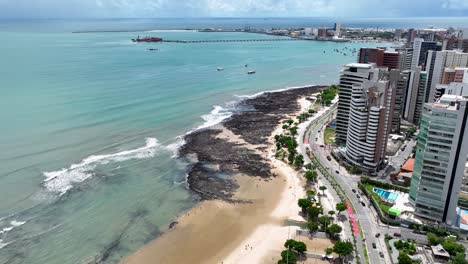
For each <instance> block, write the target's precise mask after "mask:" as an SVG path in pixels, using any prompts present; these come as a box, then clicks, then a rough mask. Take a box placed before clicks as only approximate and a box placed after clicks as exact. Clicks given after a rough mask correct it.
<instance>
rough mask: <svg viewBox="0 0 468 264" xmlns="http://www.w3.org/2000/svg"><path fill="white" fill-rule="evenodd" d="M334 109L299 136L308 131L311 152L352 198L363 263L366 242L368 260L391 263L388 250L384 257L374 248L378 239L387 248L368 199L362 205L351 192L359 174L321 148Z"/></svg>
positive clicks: (381, 247)
mask: <svg viewBox="0 0 468 264" xmlns="http://www.w3.org/2000/svg"><path fill="white" fill-rule="evenodd" d="M335 109H336V108H334V107H332V111H328V112H326V113H325V114H323V115H322V116H321V117H320V118H318V119H317V120H315V121H314V122H313V124H312V125H311V126H310V129H308V131H300V135H303V134H304V133H305V132H306V133H305V134H306V135H307V137H308V138H309V139H308V141H309V142H310V143H309V147H310V148H311V150H312V152H313V153H314V155H315V156H316V157H317V158H318V160H319V161H320V163H321V164H322V165H323V166H325V167H326V168H327V169H328V170H329V172H330V173H331V174H332V176H333V177H334V178H335V179H336V181H337V182H338V184H339V185H340V186H341V187H342V188H343V190H344V192H345V193H346V195H347V196H348V197H349V200H350V202H351V204H352V206H353V207H354V209H355V214H356V216H357V218H358V221H359V223H360V225H361V227H362V231H363V237H362V238H361V237H359V236H357V238H356V240H357V243H356V246H357V249H358V252H359V258H360V262H361V263H366V261H365V258H364V249H363V242H364V243H365V245H366V248H367V252H368V256H369V262H370V263H371V264H374V263H391V260H390V256H389V255H388V252H387V251H386V250H383V253H384V258H381V257H380V256H379V250H374V249H373V247H372V243H373V242H375V243H376V247H377V249H385V248H386V247H385V241H384V236H383V234H382V235H381V236H380V237H379V238H375V234H377V233H380V232H381V230H380V228H379V226H378V225H377V224H376V220H373V221H372V219H371V218H372V217H373V216H372V214H371V209H370V208H369V207H368V205H369V203H368V201H365V204H366V206H365V207H363V206H362V205H361V200H360V199H358V198H357V197H356V195H355V194H354V193H353V191H352V189H355V190H358V188H357V182H358V181H359V177H352V176H350V175H349V174H348V173H347V172H346V170H345V169H344V168H342V167H340V166H339V164H338V163H337V162H336V161H335V160H334V159H332V160H331V161H329V160H327V158H326V157H327V156H329V152H328V150H326V149H325V148H324V147H320V145H323V128H324V125H325V124H326V123H327V122H328V121H329V119H331V116H332V115H333V114H334V112H335V111H334V110H335ZM314 124H317V125H314ZM319 131H320V132H319ZM305 148H306V146H304V144H303V141H302V140H301V141H300V149H301V151H302V152H303V154H305ZM304 156H306V155H304ZM306 160H307V161H309V162H310V160H309V159H308V158H306ZM336 172H338V173H336Z"/></svg>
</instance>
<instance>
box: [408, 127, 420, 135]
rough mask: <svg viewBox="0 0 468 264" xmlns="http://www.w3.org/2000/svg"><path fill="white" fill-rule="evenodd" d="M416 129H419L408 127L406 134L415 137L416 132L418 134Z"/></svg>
mask: <svg viewBox="0 0 468 264" xmlns="http://www.w3.org/2000/svg"><path fill="white" fill-rule="evenodd" d="M416 131H417V129H416V128H415V127H410V128H408V130H407V131H406V135H407V136H408V137H414V134H416Z"/></svg>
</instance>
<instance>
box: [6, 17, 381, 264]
mask: <svg viewBox="0 0 468 264" xmlns="http://www.w3.org/2000/svg"><path fill="white" fill-rule="evenodd" d="M119 23H121V22H119ZM25 28H27V26H25V25H24V24H22V25H21V29H18V30H15V28H12V27H11V24H10V26H8V25H3V26H1V27H0V29H1V32H0V58H1V59H0V75H1V76H0V92H1V94H0V121H1V122H0V131H1V136H0V150H1V151H0V263H49V264H55V263H57V264H63V263H87V261H90V260H93V259H94V258H96V256H102V255H106V258H105V261H104V262H105V263H114V262H116V261H117V260H119V259H120V258H121V256H125V255H128V254H131V253H132V252H134V251H135V250H137V249H138V248H139V247H141V246H142V245H143V244H145V243H147V242H149V241H150V240H152V239H154V238H155V237H157V235H158V234H160V232H161V231H164V230H166V229H167V227H168V225H169V223H170V222H171V221H172V220H174V219H175V217H176V216H177V215H178V214H180V213H182V212H184V211H186V210H188V209H189V208H190V207H192V206H193V205H194V203H195V202H196V201H197V197H195V196H193V195H191V194H190V193H189V192H188V191H187V186H186V184H185V177H186V173H185V172H186V169H187V167H186V166H187V164H184V163H183V162H181V161H179V160H177V159H174V155H175V153H176V150H177V147H178V146H179V145H180V144H181V143H182V142H181V139H180V137H181V136H183V135H184V134H186V133H188V132H189V131H191V130H193V129H197V128H201V127H206V126H209V125H211V124H215V123H216V122H219V121H220V120H222V119H223V118H226V117H228V116H229V114H230V107H232V106H233V105H234V104H235V102H236V101H238V100H240V99H241V98H242V95H251V94H255V93H257V92H260V91H265V90H275V89H281V88H286V87H292V86H301V85H308V84H331V83H333V82H334V81H336V79H337V78H338V74H339V70H340V66H341V65H343V64H345V63H347V62H354V61H355V60H356V57H355V56H343V55H342V54H337V53H335V52H333V50H334V49H344V47H347V48H348V49H351V48H357V49H358V48H360V47H362V46H376V45H383V44H375V43H346V44H341V43H332V42H309V41H284V42H245V43H212V44H175V43H152V44H135V43H132V42H131V41H130V39H131V38H133V37H136V33H92V34H71V33H70V31H68V30H67V31H65V30H59V29H60V28H61V26H57V28H56V29H55V30H46V29H44V30H40V27H39V26H37V25H36V24H34V25H33V24H31V28H34V30H25ZM155 28H157V27H156V26H155ZM78 29H79V28H78ZM86 29H89V28H86ZM151 35H153V36H161V37H163V38H166V39H237V38H242V39H248V38H265V37H267V38H271V37H269V36H264V35H254V34H246V33H197V32H174V31H158V32H152V33H151ZM150 47H152V48H157V49H159V50H158V51H147V50H146V49H147V48H150ZM245 64H248V69H251V70H255V71H256V72H257V73H256V74H255V75H247V74H246V68H245V67H244V65H245ZM217 67H224V71H216V68H217ZM107 253H108V254H107Z"/></svg>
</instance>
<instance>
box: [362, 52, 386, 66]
mask: <svg viewBox="0 0 468 264" xmlns="http://www.w3.org/2000/svg"><path fill="white" fill-rule="evenodd" d="M384 52H385V50H383V49H380V48H361V49H360V50H359V58H358V63H375V64H376V65H377V66H382V65H383V62H384Z"/></svg>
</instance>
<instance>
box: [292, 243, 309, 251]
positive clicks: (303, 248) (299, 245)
mask: <svg viewBox="0 0 468 264" xmlns="http://www.w3.org/2000/svg"><path fill="white" fill-rule="evenodd" d="M294 251H296V252H297V253H299V254H304V252H306V251H307V245H306V244H305V243H304V242H301V241H296V244H295V245H294Z"/></svg>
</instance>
